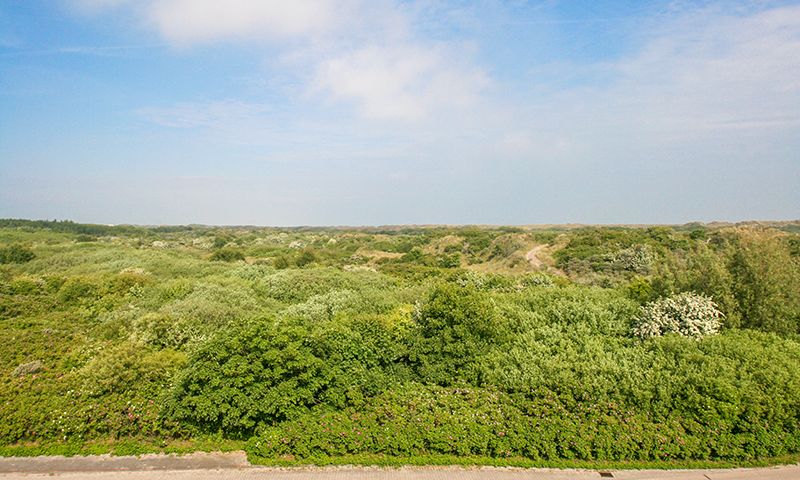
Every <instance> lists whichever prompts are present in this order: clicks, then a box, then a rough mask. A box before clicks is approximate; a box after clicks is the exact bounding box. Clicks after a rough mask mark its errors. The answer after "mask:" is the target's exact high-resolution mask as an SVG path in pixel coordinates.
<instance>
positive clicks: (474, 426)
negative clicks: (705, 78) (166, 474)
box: [0, 220, 800, 465]
mask: <svg viewBox="0 0 800 480" xmlns="http://www.w3.org/2000/svg"><path fill="white" fill-rule="evenodd" d="M798 231H800V229H799V228H798V224H797V223H784V224H780V223H775V224H768V225H765V224H744V225H713V226H709V225H700V224H692V225H685V226H676V227H642V228H622V227H597V228H596V227H585V228H574V229H566V228H551V229H538V228H477V227H452V228H451V227H448V228H445V227H441V228H439V227H429V228H383V229H379V228H374V229H316V228H297V229H269V228H211V227H197V226H192V227H166V228H163V227H162V228H143V227H130V226H119V227H109V226H95V225H81V224H75V223H71V222H44V221H35V222H34V221H25V220H0V263H1V264H0V331H1V332H2V335H3V338H4V339H5V341H4V342H3V343H2V345H0V360H2V361H1V362H0V418H1V419H2V421H0V444H1V446H0V453H4V454H19V453H24V452H26V451H27V452H42V451H57V452H62V451H65V452H88V451H96V450H97V448H99V447H98V445H112V446H113V445H126V446H130V445H134V446H135V445H139V446H142V447H141V448H142V449H145V450H147V451H149V450H152V449H163V450H166V451H174V450H176V451H185V450H191V449H193V448H214V447H215V446H217V447H219V448H238V447H241V446H244V447H245V448H246V449H247V451H248V453H249V454H250V457H251V459H253V460H254V461H259V462H263V463H275V462H278V463H279V462H306V461H307V462H316V463H327V462H333V463H336V461H337V460H336V459H358V458H363V459H367V460H365V461H368V462H378V463H392V462H393V461H402V460H400V459H413V460H412V461H414V462H416V463H419V462H422V463H425V462H428V463H437V462H439V461H441V459H450V460H451V461H458V459H481V460H479V463H493V462H502V461H508V462H510V463H511V464H525V465H529V464H546V465H554V464H559V463H558V462H587V461H593V462H644V463H643V464H648V465H650V464H653V462H655V464H656V465H670V464H671V463H670V462H693V461H715V462H733V463H738V464H747V463H753V462H760V461H764V460H765V459H774V458H790V459H796V458H798V456H799V455H800V250H799V249H798V248H797V245H800V235H799V234H798ZM534 247H537V248H536V249H535V254H536V255H537V257H536V258H535V261H530V260H529V258H527V257H526V255H527V254H528V252H530V251H532V250H533V249H534ZM176 445H182V447H176ZM109 448H111V449H112V450H113V447H109ZM114 451H126V452H127V451H137V450H136V447H125V448H122V449H121V450H120V449H118V450H114ZM392 459H396V460H392ZM425 459H428V460H425ZM454 459H455V460H454ZM526 462H529V463H526ZM531 462H532V463H531ZM537 462H538V463H537ZM675 464H676V465H685V463H675ZM726 464H728V463H726Z"/></svg>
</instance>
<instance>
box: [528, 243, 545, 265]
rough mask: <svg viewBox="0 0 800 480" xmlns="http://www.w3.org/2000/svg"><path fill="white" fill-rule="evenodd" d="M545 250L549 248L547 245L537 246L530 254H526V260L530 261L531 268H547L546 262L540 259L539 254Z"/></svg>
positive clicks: (529, 251)
mask: <svg viewBox="0 0 800 480" xmlns="http://www.w3.org/2000/svg"><path fill="white" fill-rule="evenodd" d="M545 248H547V245H536V246H535V247H533V248H531V249H530V250H528V253H526V254H525V259H526V260H528V263H530V264H531V267H533V268H537V269H538V268H542V267H544V266H545V264H544V262H543V261H542V260H541V259H540V258H539V257H538V255H539V252H541V251H542V250H544V249H545Z"/></svg>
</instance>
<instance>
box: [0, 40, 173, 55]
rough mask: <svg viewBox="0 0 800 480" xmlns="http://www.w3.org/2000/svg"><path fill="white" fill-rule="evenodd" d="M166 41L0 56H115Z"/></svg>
mask: <svg viewBox="0 0 800 480" xmlns="http://www.w3.org/2000/svg"><path fill="white" fill-rule="evenodd" d="M165 46H167V44H166V43H150V44H138V45H76V46H66V47H56V48H42V49H31V50H12V51H10V52H0V57H24V56H39V55H90V56H97V57H117V56H121V55H124V54H125V52H130V51H133V50H148V49H154V48H163V47H165Z"/></svg>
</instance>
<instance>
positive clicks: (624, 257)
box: [609, 244, 656, 274]
mask: <svg viewBox="0 0 800 480" xmlns="http://www.w3.org/2000/svg"><path fill="white" fill-rule="evenodd" d="M609 259H610V261H611V265H612V266H613V268H614V269H616V270H626V271H630V272H635V273H640V274H646V273H649V272H650V269H651V268H652V267H653V264H654V262H655V260H656V255H655V253H654V252H653V249H652V247H650V246H649V245H642V244H636V245H631V246H630V247H628V248H624V249H622V250H619V251H617V252H614V253H613V254H612V255H610V257H609Z"/></svg>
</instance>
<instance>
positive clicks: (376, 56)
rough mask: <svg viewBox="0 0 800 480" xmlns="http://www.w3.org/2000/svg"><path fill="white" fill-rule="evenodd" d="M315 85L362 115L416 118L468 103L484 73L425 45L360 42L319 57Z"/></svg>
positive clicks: (480, 86) (477, 91) (484, 78)
mask: <svg viewBox="0 0 800 480" xmlns="http://www.w3.org/2000/svg"><path fill="white" fill-rule="evenodd" d="M314 82H315V89H317V90H323V91H328V92H330V93H331V94H333V96H334V97H335V98H338V99H346V100H353V101H355V102H356V104H357V105H358V108H359V111H360V112H361V113H362V114H363V115H364V116H365V117H367V118H377V119H387V118H388V119H391V118H396V119H403V120H420V119H423V118H424V117H426V116H427V115H428V114H429V113H431V112H432V111H435V110H438V109H442V108H444V109H449V108H463V107H466V106H469V105H472V104H474V103H475V102H476V101H477V98H478V96H479V94H480V91H481V90H482V89H483V88H484V87H485V86H486V85H487V83H488V77H487V75H486V74H485V73H483V72H482V71H481V70H480V69H477V68H475V67H471V66H469V65H467V66H461V65H458V64H455V63H453V62H449V61H448V60H446V58H445V54H444V53H443V52H442V51H440V50H438V49H436V48H431V47H429V46H428V47H425V46H416V45H400V46H390V47H375V46H373V47H366V48H362V49H359V50H356V51H354V52H351V53H347V54H345V55H342V56H337V57H334V58H330V59H326V60H324V61H322V62H321V63H320V64H319V65H318V67H317V69H316V73H315V80H314Z"/></svg>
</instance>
